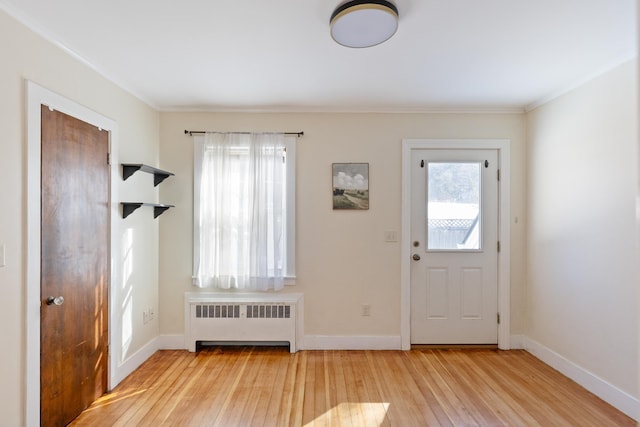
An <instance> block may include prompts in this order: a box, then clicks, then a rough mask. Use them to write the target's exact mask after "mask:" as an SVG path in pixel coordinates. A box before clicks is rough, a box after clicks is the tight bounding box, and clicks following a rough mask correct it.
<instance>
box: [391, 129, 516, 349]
mask: <svg viewBox="0 0 640 427" xmlns="http://www.w3.org/2000/svg"><path fill="white" fill-rule="evenodd" d="M422 149H434V150H437V149H447V150H482V149H484V150H497V151H498V162H499V165H500V166H499V167H500V182H499V184H498V216H499V217H498V239H499V240H500V246H501V248H500V253H498V311H499V312H500V323H499V324H498V348H500V349H501V350H509V349H510V348H511V343H510V339H511V338H510V335H511V332H510V329H511V328H510V320H511V312H510V289H511V285H510V261H511V245H510V240H511V239H510V234H511V233H510V220H509V218H510V216H511V214H510V202H511V196H510V180H511V169H510V158H511V157H510V141H509V140H507V139H403V140H402V217H401V227H402V232H401V240H400V242H401V250H400V257H401V258H400V286H401V291H400V317H401V318H400V336H401V340H402V349H403V350H409V349H411V274H410V267H411V260H410V257H411V169H410V166H411V152H412V150H422Z"/></svg>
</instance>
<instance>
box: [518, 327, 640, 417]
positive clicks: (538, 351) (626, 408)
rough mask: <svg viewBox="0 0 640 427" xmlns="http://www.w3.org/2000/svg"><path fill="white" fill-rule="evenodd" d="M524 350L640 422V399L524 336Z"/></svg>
mask: <svg viewBox="0 0 640 427" xmlns="http://www.w3.org/2000/svg"><path fill="white" fill-rule="evenodd" d="M522 348H524V349H525V350H526V351H527V352H529V353H531V354H532V355H534V356H535V357H537V358H538V359H540V360H541V361H543V362H544V363H546V364H547V365H549V366H551V367H552V368H554V369H556V370H558V371H559V372H561V373H562V374H564V375H566V376H567V377H569V378H571V379H572V380H573V381H575V382H577V383H578V384H580V385H581V386H583V387H584V388H586V389H587V390H589V391H590V392H591V393H593V394H595V395H596V396H598V397H599V398H601V399H602V400H604V401H605V402H607V403H609V404H610V405H612V406H614V407H615V408H617V409H618V410H619V411H621V412H624V413H625V414H627V415H628V416H630V417H631V418H633V419H634V420H636V421H640V400H639V399H638V398H636V397H633V396H632V395H630V394H629V393H627V392H625V391H623V390H620V389H619V388H617V387H616V386H614V385H612V384H610V383H608V382H607V381H605V380H603V379H602V378H600V377H598V376H596V375H595V374H593V373H592V372H589V371H587V370H586V369H584V368H583V367H581V366H579V365H577V364H575V363H574V362H572V361H570V360H568V359H566V358H565V357H564V356H562V355H560V354H558V353H556V352H555V351H553V350H551V349H550V348H548V347H545V346H544V345H542V344H540V343H539V342H537V341H534V340H532V339H530V338H528V337H526V336H522Z"/></svg>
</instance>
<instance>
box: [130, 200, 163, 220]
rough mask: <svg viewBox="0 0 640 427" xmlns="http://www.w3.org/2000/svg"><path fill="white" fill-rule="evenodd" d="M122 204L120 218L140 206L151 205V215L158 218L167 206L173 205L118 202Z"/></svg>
mask: <svg viewBox="0 0 640 427" xmlns="http://www.w3.org/2000/svg"><path fill="white" fill-rule="evenodd" d="M120 204H121V205H122V218H126V217H128V216H129V215H131V214H132V213H133V211H135V210H136V209H138V208H139V207H140V206H152V207H153V217H154V218H158V217H159V216H160V215H162V214H163V213H164V211H166V210H167V209H169V208H173V207H175V206H174V205H162V204H159V203H142V202H120Z"/></svg>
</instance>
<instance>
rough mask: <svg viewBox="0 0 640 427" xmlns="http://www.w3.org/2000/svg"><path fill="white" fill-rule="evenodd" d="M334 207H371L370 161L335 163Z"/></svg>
mask: <svg viewBox="0 0 640 427" xmlns="http://www.w3.org/2000/svg"><path fill="white" fill-rule="evenodd" d="M333 209H355V210H366V209H369V163H334V164H333Z"/></svg>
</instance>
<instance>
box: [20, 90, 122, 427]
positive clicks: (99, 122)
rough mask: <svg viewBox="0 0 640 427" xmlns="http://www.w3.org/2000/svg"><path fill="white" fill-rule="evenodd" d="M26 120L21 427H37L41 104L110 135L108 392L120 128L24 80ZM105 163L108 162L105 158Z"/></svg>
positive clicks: (112, 370) (112, 372)
mask: <svg viewBox="0 0 640 427" xmlns="http://www.w3.org/2000/svg"><path fill="white" fill-rule="evenodd" d="M26 92H27V93H26V95H27V102H26V104H27V105H26V107H27V111H26V115H27V120H26V122H27V123H26V124H27V187H26V188H27V286H26V298H25V299H26V302H25V317H26V319H25V326H26V333H27V336H26V361H25V377H26V381H25V400H26V404H25V408H24V410H25V420H26V422H25V424H26V425H27V426H39V425H40V305H41V299H40V261H41V260H40V237H41V236H40V212H41V209H40V192H41V182H40V166H41V150H40V146H41V118H40V115H41V114H40V113H41V112H40V105H41V104H43V105H48V106H49V107H50V108H53V109H55V110H57V111H60V112H62V113H65V114H67V115H70V116H72V117H75V118H77V119H79V120H82V121H83V122H86V123H90V124H92V125H94V126H96V127H99V128H101V129H104V130H107V131H109V132H110V135H109V151H110V157H111V167H110V171H109V173H110V194H109V197H110V237H109V238H110V240H111V257H110V258H111V259H110V260H109V266H110V269H111V277H110V286H109V354H108V357H109V360H108V364H109V374H108V378H107V382H108V387H109V389H111V388H112V387H113V386H114V385H115V382H116V381H117V377H116V373H117V366H116V361H117V360H118V358H117V357H115V356H117V355H114V354H113V351H114V350H115V348H114V347H116V346H113V345H112V344H113V343H114V342H117V341H116V336H117V335H116V333H117V330H119V324H118V319H117V316H114V313H115V310H114V309H115V302H116V301H117V299H116V298H117V288H118V287H117V286H114V283H118V282H117V281H118V277H119V271H118V263H115V262H113V260H114V259H118V258H117V254H118V252H117V251H118V250H119V248H118V246H117V244H116V242H117V241H118V240H117V238H116V236H117V234H118V215H119V209H118V202H117V201H118V177H119V174H118V126H117V123H116V122H115V121H113V120H111V119H109V118H107V117H104V116H102V115H101V114H99V113H96V112H95V111H92V110H90V109H88V108H86V107H84V106H82V105H80V104H78V103H76V102H74V101H71V100H69V99H67V98H65V97H63V96H61V95H58V94H57V93H54V92H52V91H50V90H48V89H45V88H43V87H42V86H39V85H37V84H36V83H34V82H31V81H28V80H27V81H26ZM105 161H106V159H105Z"/></svg>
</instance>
